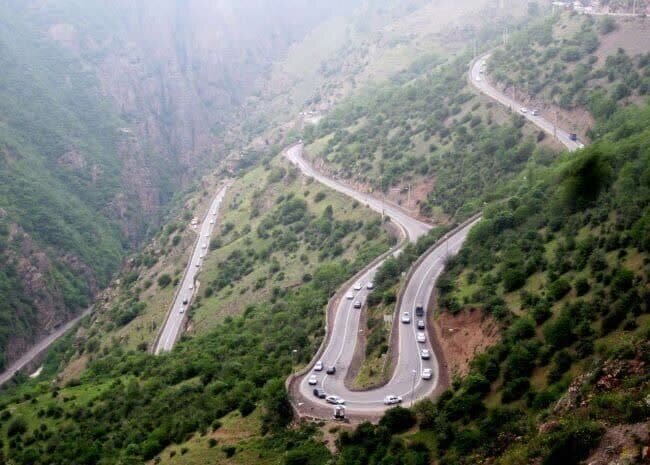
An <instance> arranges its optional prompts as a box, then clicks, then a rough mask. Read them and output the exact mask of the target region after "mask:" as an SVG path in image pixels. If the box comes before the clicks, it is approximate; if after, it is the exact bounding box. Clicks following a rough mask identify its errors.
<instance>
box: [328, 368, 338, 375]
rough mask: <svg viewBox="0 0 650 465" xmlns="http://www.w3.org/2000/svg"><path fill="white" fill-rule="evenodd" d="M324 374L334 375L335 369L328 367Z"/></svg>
mask: <svg viewBox="0 0 650 465" xmlns="http://www.w3.org/2000/svg"><path fill="white" fill-rule="evenodd" d="M326 373H327V374H328V375H333V374H334V373H336V367H329V368H328V369H327V370H326Z"/></svg>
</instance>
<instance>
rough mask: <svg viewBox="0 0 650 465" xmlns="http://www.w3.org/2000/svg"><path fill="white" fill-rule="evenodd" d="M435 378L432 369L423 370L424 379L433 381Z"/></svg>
mask: <svg viewBox="0 0 650 465" xmlns="http://www.w3.org/2000/svg"><path fill="white" fill-rule="evenodd" d="M432 377H433V372H432V371H431V368H425V369H424V370H422V379H431V378H432Z"/></svg>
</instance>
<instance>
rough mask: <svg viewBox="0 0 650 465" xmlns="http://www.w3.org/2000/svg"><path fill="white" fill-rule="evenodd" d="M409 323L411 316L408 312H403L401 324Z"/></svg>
mask: <svg viewBox="0 0 650 465" xmlns="http://www.w3.org/2000/svg"><path fill="white" fill-rule="evenodd" d="M410 322H411V314H410V313H409V312H404V313H403V314H402V323H405V324H406V323H410Z"/></svg>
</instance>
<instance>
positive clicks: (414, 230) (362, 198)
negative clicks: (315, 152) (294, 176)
mask: <svg viewBox="0 0 650 465" xmlns="http://www.w3.org/2000/svg"><path fill="white" fill-rule="evenodd" d="M303 150H304V146H303V145H302V144H297V145H294V146H292V147H289V148H288V149H286V150H285V152H284V154H285V157H286V158H287V159H288V160H289V161H290V162H291V163H293V164H294V165H296V166H297V167H298V168H300V170H301V171H302V172H303V174H305V175H306V176H310V177H312V178H314V179H316V180H317V181H318V182H320V183H321V184H324V185H325V186H327V187H329V188H331V189H334V190H336V191H339V192H341V193H342V194H345V195H347V196H348V197H352V198H353V199H355V200H357V201H358V202H361V203H363V204H365V205H368V207H370V208H372V209H373V210H375V211H376V212H379V213H383V214H385V215H388V217H389V218H391V219H393V220H395V223H397V224H398V225H399V226H401V227H402V228H403V229H404V231H405V232H406V235H407V237H408V238H409V239H410V240H411V241H413V242H415V241H416V240H417V239H418V238H419V237H420V236H423V235H425V234H426V233H427V232H428V231H429V230H430V229H431V226H430V225H429V224H427V223H424V222H422V221H420V220H418V219H415V218H413V217H412V216H410V215H409V214H408V213H407V212H406V211H405V210H404V209H403V208H401V207H400V206H398V205H395V204H394V203H392V202H388V201H386V200H382V199H378V198H377V197H375V196H373V195H370V194H365V193H363V192H358V191H356V190H354V189H352V188H351V187H350V186H348V185H346V184H343V183H342V182H339V181H336V180H334V179H331V178H328V177H327V176H324V175H323V174H321V173H319V172H318V171H316V170H315V169H314V168H313V167H312V166H311V165H310V164H309V163H308V162H307V161H306V160H305V159H304V158H303Z"/></svg>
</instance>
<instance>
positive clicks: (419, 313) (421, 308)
mask: <svg viewBox="0 0 650 465" xmlns="http://www.w3.org/2000/svg"><path fill="white" fill-rule="evenodd" d="M422 315H424V305H422V304H417V305H416V306H415V316H422Z"/></svg>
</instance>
